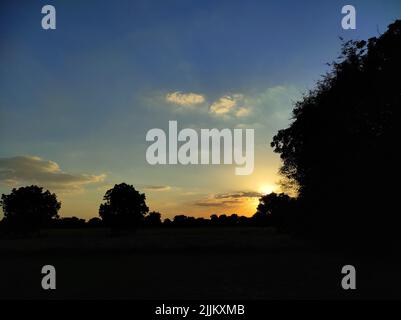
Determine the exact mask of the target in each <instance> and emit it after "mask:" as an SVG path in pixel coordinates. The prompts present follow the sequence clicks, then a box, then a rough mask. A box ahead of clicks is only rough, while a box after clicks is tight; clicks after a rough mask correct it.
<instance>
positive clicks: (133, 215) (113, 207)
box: [0, 183, 295, 234]
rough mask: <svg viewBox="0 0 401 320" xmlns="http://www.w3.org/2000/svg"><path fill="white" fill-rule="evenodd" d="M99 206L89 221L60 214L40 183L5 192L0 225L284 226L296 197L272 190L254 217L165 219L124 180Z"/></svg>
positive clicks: (27, 229)
mask: <svg viewBox="0 0 401 320" xmlns="http://www.w3.org/2000/svg"><path fill="white" fill-rule="evenodd" d="M103 200H104V202H103V203H102V204H100V207H99V217H94V218H91V219H89V220H88V221H86V220H85V219H81V218H77V217H60V216H59V215H58V211H59V210H60V208H61V202H60V201H58V200H57V196H56V194H55V193H51V192H50V191H48V190H43V188H42V187H39V186H35V185H32V186H26V187H21V188H18V189H15V188H14V189H13V190H12V191H11V193H10V194H3V195H2V196H1V200H0V206H1V207H2V209H3V212H4V218H3V219H2V221H1V222H0V227H1V228H2V229H3V230H6V231H12V232H17V233H22V234H23V233H32V232H38V231H40V230H41V229H44V228H98V227H108V228H111V229H112V230H114V231H119V230H120V231H121V230H135V229H137V228H141V227H145V228H146V227H178V228H181V227H235V226H263V227H267V226H277V227H281V226H282V225H283V218H282V216H283V217H284V216H285V215H286V214H288V212H287V211H288V210H289V209H290V208H291V203H293V202H294V201H295V200H294V199H293V198H290V197H289V196H287V195H285V194H275V193H271V194H269V195H265V196H263V197H261V198H260V199H259V206H258V208H257V212H256V213H255V215H253V216H252V217H245V216H239V215H237V214H231V215H226V214H220V215H217V214H212V215H211V216H210V218H204V217H191V216H186V215H183V214H181V215H176V216H175V217H174V218H172V219H170V218H166V219H164V220H162V216H161V214H160V213H159V212H156V211H149V207H148V206H147V204H146V196H145V194H144V193H140V192H139V191H137V190H136V189H135V188H134V186H132V185H129V184H126V183H121V184H116V185H115V186H114V187H113V188H112V189H110V190H108V191H107V192H106V193H105V195H104V197H103Z"/></svg>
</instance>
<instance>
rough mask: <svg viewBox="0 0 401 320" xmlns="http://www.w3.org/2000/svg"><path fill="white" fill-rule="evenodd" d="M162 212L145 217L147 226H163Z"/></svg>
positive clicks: (151, 213) (150, 213) (153, 212)
mask: <svg viewBox="0 0 401 320" xmlns="http://www.w3.org/2000/svg"><path fill="white" fill-rule="evenodd" d="M161 216H162V215H161V214H160V212H156V211H152V212H149V214H148V215H147V216H145V224H146V225H148V226H153V227H154V226H160V225H161V224H162V220H161Z"/></svg>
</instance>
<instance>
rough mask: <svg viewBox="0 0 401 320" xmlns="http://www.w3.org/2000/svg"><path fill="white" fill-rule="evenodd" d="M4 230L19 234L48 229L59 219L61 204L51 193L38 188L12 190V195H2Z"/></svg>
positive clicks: (0, 204) (0, 203)
mask: <svg viewBox="0 0 401 320" xmlns="http://www.w3.org/2000/svg"><path fill="white" fill-rule="evenodd" d="M0 206H1V207H2V208H3V212H4V219H3V221H2V224H3V228H5V229H7V230H10V231H15V232H19V233H30V232H37V231H39V230H40V229H41V228H44V227H48V226H49V225H50V224H51V222H52V221H53V220H54V219H57V218H58V211H59V209H60V207H61V202H58V201H57V197H56V195H55V194H54V193H50V191H48V190H46V191H43V188H41V187H38V186H28V187H21V188H18V189H12V191H11V194H7V195H6V194H2V196H1V201H0Z"/></svg>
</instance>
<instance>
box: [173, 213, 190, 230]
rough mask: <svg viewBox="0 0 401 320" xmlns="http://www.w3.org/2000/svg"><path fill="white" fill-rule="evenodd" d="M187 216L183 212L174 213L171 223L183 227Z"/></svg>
mask: <svg viewBox="0 0 401 320" xmlns="http://www.w3.org/2000/svg"><path fill="white" fill-rule="evenodd" d="M187 219H188V217H187V216H186V215H183V214H179V215H176V216H175V217H174V219H173V224H174V226H176V227H184V226H185V225H186V222H187Z"/></svg>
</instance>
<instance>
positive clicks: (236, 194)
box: [215, 191, 263, 199]
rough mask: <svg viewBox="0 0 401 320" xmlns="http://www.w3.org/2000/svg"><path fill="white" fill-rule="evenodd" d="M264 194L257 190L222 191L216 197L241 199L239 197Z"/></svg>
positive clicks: (256, 196) (257, 196)
mask: <svg viewBox="0 0 401 320" xmlns="http://www.w3.org/2000/svg"><path fill="white" fill-rule="evenodd" d="M262 195H263V194H261V193H260V192H256V191H237V192H231V193H220V194H217V195H215V199H239V198H260V197H261V196H262Z"/></svg>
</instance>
